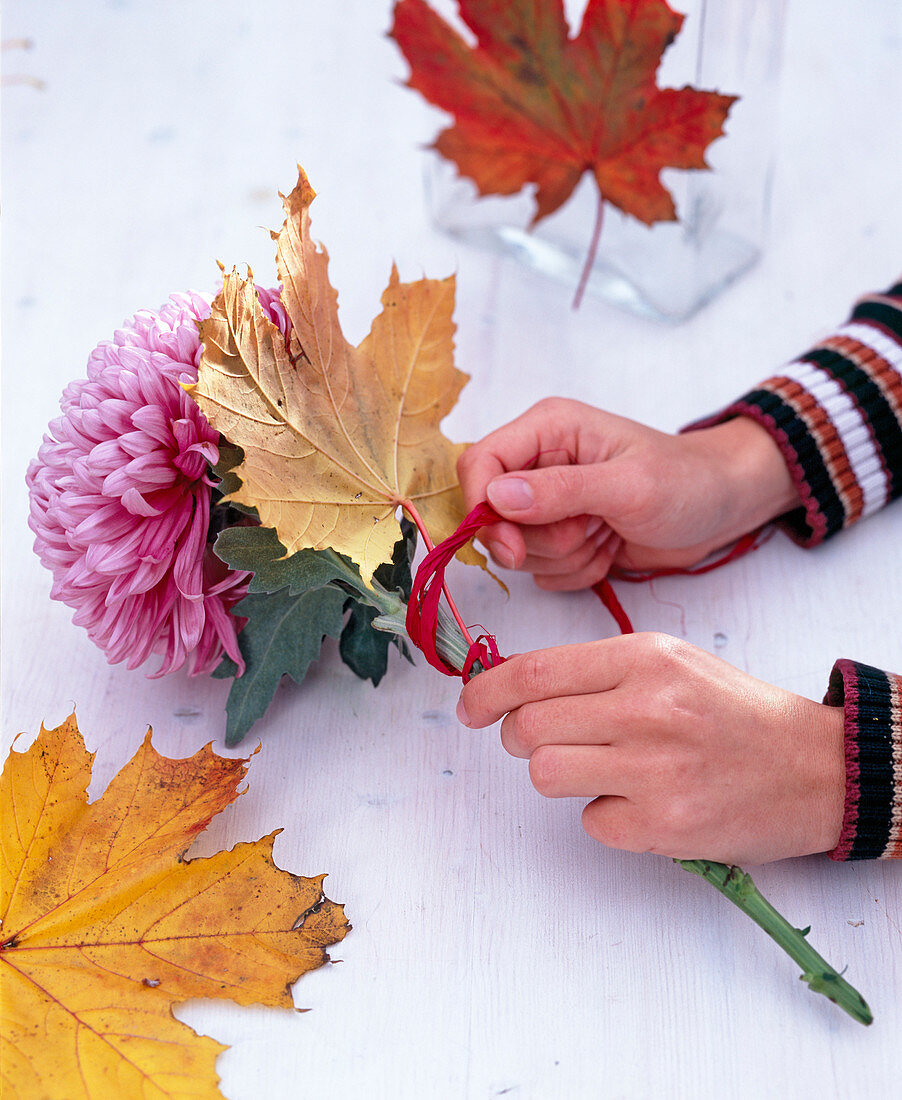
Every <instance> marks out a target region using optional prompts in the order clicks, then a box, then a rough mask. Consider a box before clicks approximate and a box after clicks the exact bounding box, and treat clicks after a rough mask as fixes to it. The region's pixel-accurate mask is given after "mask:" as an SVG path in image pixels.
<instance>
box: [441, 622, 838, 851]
mask: <svg viewBox="0 0 902 1100" xmlns="http://www.w3.org/2000/svg"><path fill="white" fill-rule="evenodd" d="M504 715H506V717H505V718H504V721H503V722H502V724H501V741H502V744H503V745H504V747H505V748H506V749H507V751H508V752H509V753H511V754H512V755H513V756H517V757H522V758H523V759H528V760H529V774H530V778H531V780H532V782H533V785H534V786H535V788H536V790H538V791H539V793H540V794H543V795H546V796H547V797H549V798H567V797H580V798H586V797H588V798H592V799H593V801H592V802H590V803H589V804H588V806H586V808H585V810H584V811H583V815H582V822H583V827H584V828H585V830H586V832H588V833H589V835H590V836H592V837H594V838H595V839H596V840H600V841H601V842H602V843H604V844H607V845H610V846H611V847H615V848H625V849H627V850H628V851H634V852H645V851H648V852H657V853H659V854H662V855H667V856H672V857H673V858H675V859H710V860H716V861H719V862H722V863H743V864H745V863H751V864H755V863H766V862H768V861H770V860H775V859H785V858H786V857H789V856H801V855H809V854H811V853H813V852H824V851H829V850H830V849H832V848H834V847H835V846H836V844H837V843H838V841H839V834H840V830H841V827H842V820H843V805H844V798H845V758H844V734H843V721H844V720H843V712H842V709H841V708H837V707H828V706H824V705H822V704H820V703H815V702H814V701H812V700H811V699H806V698H803V697H802V696H799V695H794V694H793V693H792V692H789V691H786V690H784V689H782V688H778V687H774V686H772V685H770V684H766V683H763V682H762V681H760V680H756V679H754V678H753V677H751V676H749V675H747V674H746V673H744V672H741V671H740V670H739V669H737V668H734V667H733V666H732V665H729V664H727V663H726V662H725V661H722V660H720V658H718V657H714V656H712V655H711V654H709V653H706V652H705V651H704V650H701V649H698V648H696V647H695V646H692V645H689V644H688V643H686V642H683V641H681V640H679V639H677V638H672V637H669V636H668V635H665V634H628V635H624V636H622V637H617V638H611V639H607V640H604V641H599V642H590V643H585V644H581V645H572V646H562V647H559V648H556V649H546V650H538V651H535V652H532V653H523V654H519V655H517V656H515V657H512V658H511V659H510V660H509V661H507V662H505V663H504V664H502V665H499V666H497V667H495V668H493V669H489V670H487V671H486V672H482V673H480V674H479V675H478V676H476V677H474V678H473V679H472V680H471V681H470V683H469V684H467V685H466V687H465V688H464V689H463V691H462V693H461V697H460V704H459V709H458V716H459V717H460V720H461V721H462V722H463V723H464V725H467V726H470V727H474V728H482V727H484V726H489V725H491V724H492V723H493V722H496V721H498V719H499V718H501V717H502V716H504Z"/></svg>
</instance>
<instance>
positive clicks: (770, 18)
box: [426, 0, 786, 321]
mask: <svg viewBox="0 0 902 1100" xmlns="http://www.w3.org/2000/svg"><path fill="white" fill-rule="evenodd" d="M785 6H786V5H785V0H684V2H683V3H677V8H678V10H680V11H682V12H684V13H685V15H686V19H685V22H684V23H683V27H682V30H681V31H680V34H679V35H678V36H677V38H676V40H675V41H674V43H673V45H672V46H670V48H669V49H668V50H667V51H666V52H665V54H664V58H663V61H662V64H661V68H660V70H659V73H658V84H659V86H661V87H673V88H679V87H682V86H683V85H685V84H691V85H693V86H694V87H696V88H699V89H703V90H707V91H719V92H722V93H723V94H726V95H738V96H739V97H740V98H739V101H738V102H737V103H735V104H734V105H733V107H732V109H731V111H730V115H729V117H728V119H727V122H726V126H725V136H724V137H721V138H718V139H717V140H716V141H715V142H714V143H713V144H712V145H711V146H710V147H709V149H708V151H707V154H706V160H707V162H708V164H710V166H711V170H710V171H685V170H681V169H665V170H664V171H663V172H662V175H661V179H662V182H663V183H664V186H665V187H667V189H668V190H669V191H670V192H671V194H672V195H673V197H674V201H675V203H676V208H677V219H678V220H677V221H675V222H658V223H657V224H655V225H653V226H651V227H648V226H645V225H643V224H642V223H641V222H639V221H637V220H636V219H635V218H632V217H630V216H628V215H625V214H622V213H621V212H620V211H619V210H617V209H616V208H614V207H613V206H611V205H610V204H605V209H604V222H603V228H602V232H601V238H600V243H599V248H598V252H597V255H596V257H595V261H594V263H593V265H592V268H591V271H590V273H589V276H588V282H587V284H586V291H587V293H588V294H597V295H599V296H601V297H603V298H605V299H606V300H607V301H609V302H612V303H615V304H617V305H620V306H623V307H624V308H628V309H632V310H634V311H636V312H640V313H645V314H650V315H653V316H656V317H658V318H661V319H664V320H668V321H680V320H684V319H685V318H687V317H690V316H691V315H692V314H693V313H695V312H696V311H697V310H698V309H699V308H700V307H701V306H703V305H704V304H705V303H706V302H708V301H710V300H711V299H712V298H713V297H715V296H716V295H717V294H719V293H720V292H721V291H722V290H723V289H724V288H725V287H727V286H729V284H730V283H731V282H733V281H734V280H735V279H737V278H738V277H739V276H740V275H742V274H743V272H745V271H747V270H748V269H749V268H750V267H751V266H752V265H753V264H754V263H755V262H756V260H757V259H758V257H759V256H760V254H761V250H762V247H763V244H764V239H765V233H766V228H767V219H768V207H769V197H770V186H771V176H772V172H773V159H774V158H773V154H774V148H775V141H774V138H775V133H776V110H777V100H778V92H779V75H780V63H781V54H782V41H783V32H784V25H785ZM583 7H584V5H582V4H579V5H576V4H573V5H568V14H569V15H570V16H571V26H572V27H573V26H578V23H579V17H580V14H581V10H582V8H583ZM571 8H572V9H575V11H571V10H570V9H571ZM574 15H575V19H574ZM426 187H427V201H428V203H429V207H430V210H431V214H432V217H433V220H434V222H435V224H436V225H437V226H438V227H439V228H441V229H442V230H444V231H446V232H448V233H450V234H452V235H453V236H455V237H458V238H461V239H463V240H466V241H468V242H470V243H473V244H476V245H479V246H481V247H488V248H493V249H500V250H503V251H504V252H507V253H509V254H513V255H514V256H516V257H517V258H518V259H520V260H522V261H523V262H525V263H527V264H530V265H531V266H532V267H534V268H537V269H538V270H540V271H542V272H544V273H546V274H547V275H549V276H551V277H552V278H555V279H558V280H560V281H562V282H564V283H566V284H569V285H572V286H573V288H574V291H575V290H576V287H577V286H578V284H579V280H580V275H581V273H582V270H583V266H584V264H585V262H586V257H587V254H588V250H589V243H590V239H591V237H592V231H593V227H594V224H595V219H596V213H597V205H598V191H597V188H596V185H595V183H594V181H593V180H592V179H591V178H590V177H589V176H588V175H586V176H584V177H583V180H582V181H581V183H580V185H579V186H578V188H577V189H576V191H575V192H574V193H573V195H572V196H571V197H570V199H569V200H568V201H567V202H566V203H565V204H564V205H563V206H562V207H561V209H560V210H558V211H557V212H556V213H555V214H553V215H551V216H550V217H548V218H546V219H544V220H543V221H541V222H539V224H538V225H537V226H536V227H535V228H533V229H530V228H529V224H530V221H531V220H532V216H533V213H534V200H533V198H532V194H531V189H529V188H528V189H526V190H524V191H523V192H521V193H520V194H518V195H515V196H512V197H505V198H502V197H498V196H494V195H493V196H486V197H483V198H480V197H479V195H478V193H477V191H476V187H475V185H474V184H473V183H472V182H471V181H470V180H468V179H465V178H462V177H460V176H458V175H457V174H456V167H455V166H454V165H453V164H451V163H449V162H447V161H445V160H443V159H442V158H441V157H440V156H439V155H438V154H431V156H430V163H429V166H428V168H427V178H426Z"/></svg>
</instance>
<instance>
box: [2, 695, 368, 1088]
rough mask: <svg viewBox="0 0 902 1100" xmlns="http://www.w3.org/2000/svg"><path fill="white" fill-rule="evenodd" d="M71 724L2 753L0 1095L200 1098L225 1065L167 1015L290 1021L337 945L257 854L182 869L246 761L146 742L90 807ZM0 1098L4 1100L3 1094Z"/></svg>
mask: <svg viewBox="0 0 902 1100" xmlns="http://www.w3.org/2000/svg"><path fill="white" fill-rule="evenodd" d="M92 761H93V755H92V754H90V753H88V752H87V751H86V750H85V746H84V742H83V741H82V738H81V734H80V733H79V731H78V727H77V725H76V722H75V717H74V715H73V716H71V717H70V718H69V719H68V720H67V721H66V722H64V723H63V724H62V725H60V726H58V727H57V728H56V729H53V730H47V729H44V728H43V727H42V729H41V733H40V735H39V736H38V738H37V739H36V740H35V742H34V744H33V745H32V746H31V748H30V749H28V750H27V751H26V752H21V753H20V752H15V751H11V752H10V755H9V757H8V759H7V762H6V766H5V767H4V770H3V778H2V781H0V793H2V806H3V824H2V832H0V843H2V865H0V913H2V921H3V930H2V944H0V960H2V964H0V980H2V1000H3V1016H4V1034H3V1040H4V1042H3V1078H2V1080H3V1090H2V1091H3V1096H4V1098H6V1097H7V1096H9V1097H10V1098H12V1097H16V1098H18V1100H31V1098H41V1100H82V1098H92V1100H110V1098H112V1097H115V1098H116V1100H119V1098H123V1100H129V1098H131V1097H141V1098H142V1100H150V1098H151V1097H154V1098H157V1097H159V1098H164V1097H180V1098H181V1097H188V1096H191V1097H216V1096H219V1095H220V1093H219V1090H218V1088H217V1087H216V1083H217V1076H216V1072H215V1069H214V1062H215V1059H216V1056H217V1055H218V1054H219V1053H220V1052H221V1051H223V1050H224V1049H226V1048H225V1047H223V1046H222V1045H221V1044H219V1043H217V1042H215V1041H214V1040H213V1039H209V1038H203V1037H200V1036H198V1035H196V1034H195V1033H194V1032H193V1031H192V1030H191V1029H190V1028H189V1027H188V1026H187V1025H185V1024H181V1023H179V1022H178V1021H177V1020H176V1019H175V1017H174V1016H173V1015H172V1012H171V1006H172V1005H173V1004H174V1003H177V1002H181V1001H186V1000H188V999H189V998H192V997H223V998H228V999H230V1000H233V1001H237V1002H238V1003H239V1004H242V1005H245V1004H251V1003H260V1004H265V1005H273V1006H281V1007H285V1008H290V1007H291V1006H292V999H291V993H290V990H289V986H290V984H291V983H292V982H294V981H296V980H297V979H298V978H299V977H300V976H301V975H302V974H304V973H306V972H307V971H308V970H313V969H315V968H316V967H318V966H320V965H322V963H323V962H325V961H326V960H327V958H328V956H327V955H326V953H325V948H326V947H327V946H329V945H330V944H333V943H336V942H338V941H339V940H341V939H342V938H343V937H344V935H345V933H346V932H347V929H348V927H349V926H348V924H347V921H346V920H345V918H344V914H343V911H342V907H341V906H339V905H336V904H334V903H333V902H331V901H328V900H327V899H325V898H323V894H322V880H323V877H324V876H319V877H317V878H299V877H297V876H295V875H292V874H289V873H288V872H286V871H282V870H280V869H279V868H278V867H277V866H276V865H275V863H274V862H273V858H272V844H273V839H274V838H275V836H276V835H277V834H276V833H273V834H272V835H270V836H266V837H263V838H262V839H261V840H258V841H256V842H255V843H248V844H237V845H236V846H235V847H234V848H233V849H232V850H231V851H228V852H220V853H218V854H217V855H214V856H211V857H209V858H205V859H192V860H187V859H185V858H184V854H185V852H186V851H187V849H188V848H189V846H190V845H191V842H192V840H193V839H194V838H195V836H196V835H197V834H198V833H199V832H201V831H202V830H203V829H204V828H206V826H207V825H208V824H209V822H210V819H211V818H212V817H213V815H214V814H216V813H218V812H219V811H220V810H222V809H224V808H225V807H226V806H228V805H229V803H231V802H232V801H234V799H235V798H236V797H237V796H238V794H240V793H241V792H240V791H239V790H238V785H239V783H240V782H241V780H242V779H243V777H244V774H245V771H246V768H247V761H246V760H229V759H225V758H223V757H219V756H216V755H215V754H214V753H213V752H212V751H211V749H210V747H209V746H207V747H206V748H204V749H201V750H200V752H198V753H197V754H196V755H194V756H193V757H191V758H190V759H187V760H169V759H167V758H165V757H162V756H160V755H159V754H158V753H157V752H156V751H155V750H154V749H153V748H152V747H151V743H150V731H148V734H147V737H146V738H145V740H144V743H143V744H142V746H141V748H140V749H139V750H138V752H137V753H136V754H135V756H134V757H133V759H132V760H131V761H130V763H128V764H126V766H125V767H124V768H123V769H122V770H121V771H120V772H119V774H118V775H117V776H116V777H115V778H114V779H113V780H112V782H111V783H110V785H109V787H108V788H107V789H106V791H105V792H104V794H103V795H102V796H101V797H100V798H99V799H97V800H95V801H94V802H91V803H89V802H88V799H87V794H86V791H87V786H88V783H89V782H90V779H91V765H92ZM7 1090H8V1091H7Z"/></svg>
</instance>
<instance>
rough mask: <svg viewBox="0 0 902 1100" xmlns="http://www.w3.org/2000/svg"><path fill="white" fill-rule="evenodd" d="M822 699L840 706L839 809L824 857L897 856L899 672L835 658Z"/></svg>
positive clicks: (901, 752) (901, 781) (901, 761)
mask: <svg viewBox="0 0 902 1100" xmlns="http://www.w3.org/2000/svg"><path fill="white" fill-rule="evenodd" d="M824 701H825V702H826V703H828V704H829V705H830V706H841V707H843V708H844V710H845V744H846V801H845V812H844V814H843V824H842V833H841V834H840V838H839V844H837V846H836V848H834V850H833V851H832V852H830V858H831V859H840V860H846V859H902V676H894V675H892V674H891V673H888V672H881V671H880V670H879V669H876V668H872V667H871V666H870V665H862V664H858V663H857V662H856V661H847V660H842V661H837V662H836V664H835V665H834V666H833V672H832V673H831V674H830V687H829V689H828V692H827V698H826V699H825V700H824Z"/></svg>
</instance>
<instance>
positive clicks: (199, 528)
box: [26, 290, 287, 676]
mask: <svg viewBox="0 0 902 1100" xmlns="http://www.w3.org/2000/svg"><path fill="white" fill-rule="evenodd" d="M260 300H261V303H262V305H263V306H264V309H266V310H267V312H268V313H269V315H270V317H271V318H272V320H273V321H275V322H276V323H277V324H278V325H279V326H280V328H282V329H283V331H284V330H285V328H286V327H287V321H286V318H285V314H284V310H283V309H282V304H281V302H280V301H279V297H278V292H277V291H265V290H260ZM209 312H210V299H209V298H206V297H204V296H203V295H200V294H196V293H193V292H190V293H187V294H173V295H172V296H171V297H170V299H169V301H168V302H167V303H166V304H165V305H164V306H163V307H162V308H161V309H160V310H159V312H157V313H154V312H152V311H150V310H141V311H140V312H138V313H136V314H135V316H134V317H132V318H131V319H130V320H128V321H126V322H125V324H124V325H123V326H122V328H121V329H118V330H117V331H116V332H115V334H114V336H113V339H112V340H111V341H104V342H103V343H101V344H99V345H98V347H97V348H95V349H94V351H93V352H92V353H91V355H90V358H89V359H88V377H87V378H86V379H80V380H79V381H77V382H73V383H72V384H71V385H69V386H68V387H67V388H66V390H65V391H64V393H63V397H62V400H61V402H60V407H61V409H62V416H60V417H58V418H57V419H56V420H54V421H53V422H52V423H51V424H50V434H48V435H45V436H44V442H43V444H42V445H41V448H40V450H39V451H38V457H37V458H36V459H34V460H33V461H32V462H31V464H30V466H29V468H28V474H27V478H26V480H27V483H28V488H29V496H30V504H31V514H30V518H29V521H28V522H29V526H30V527H31V529H32V530H33V531H34V533H35V535H36V536H37V538H36V539H35V544H34V548H35V552H36V553H37V554H38V556H39V557H40V559H41V561H42V563H43V564H44V565H45V566H46V567H47V568H48V569H50V570H51V571H52V573H53V586H52V588H51V593H50V594H51V596H52V597H53V598H54V599H57V600H62V601H63V603H65V604H68V606H69V607H72V608H74V609H75V616H74V619H73V621H74V622H75V623H76V624H78V625H79V626H84V627H86V628H87V631H88V634H89V636H90V637H91V639H92V641H94V642H95V643H96V644H97V645H99V646H100V647H101V649H103V650H104V651H105V652H106V655H107V659H108V660H109V661H110V663H111V664H116V663H118V662H119V661H126V662H127V666H128V668H136V667H137V666H138V665H140V664H142V663H143V662H144V661H145V660H147V658H148V657H150V656H151V655H152V654H157V655H160V656H162V658H163V661H162V666H161V667H160V669H159V671H157V672H156V673H153V674H152V675H155V676H163V675H165V674H166V673H169V672H173V671H175V669H177V668H181V667H182V665H186V664H187V666H188V671H189V673H190V674H192V675H198V674H200V673H203V672H208V671H210V669H211V668H212V667H213V666H214V665H215V664H216V662H217V660H218V658H219V657H220V655H221V654H222V652H223V650H225V652H226V653H227V654H228V655H229V656H230V657H231V658H232V660H233V661H234V662H235V663H236V665H238V668H239V670H240V671H243V670H244V661H243V660H242V657H241V652H240V650H239V648H238V641H237V634H238V629H239V627H240V625H241V621H240V620H238V619H236V618H235V617H234V616H233V615H230V614H229V611H230V609H231V608H232V607H234V606H235V604H236V603H237V602H238V601H239V600H240V599H241V598H242V597H243V596H244V595H245V593H246V591H247V581H248V578H249V576H250V574H248V573H242V572H236V571H233V570H230V569H229V568H228V567H227V566H226V565H225V564H224V563H223V562H222V561H220V560H219V558H217V557H216V555H215V554H214V553H213V551H212V549H211V547H210V545H209V543H208V532H209V528H210V513H211V506H212V497H211V489H212V486H213V482H212V481H211V479H210V476H209V472H208V468H209V466H211V465H213V464H214V463H215V462H217V460H218V458H219V447H218V442H219V435H218V433H217V432H215V431H214V430H213V429H212V428H211V427H210V425H209V423H208V422H207V420H206V418H205V417H204V415H203V414H202V413H201V411H200V409H199V408H198V407H197V405H196V404H195V403H194V402H193V401H192V400H191V399H190V398H189V397H188V395H187V394H186V393H185V391H184V390H183V389H182V387H181V385H180V383H181V382H196V381H197V366H198V363H199V361H200V341H199V337H198V331H197V321H199V320H201V319H203V318H204V317H207V316H208V315H209Z"/></svg>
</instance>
